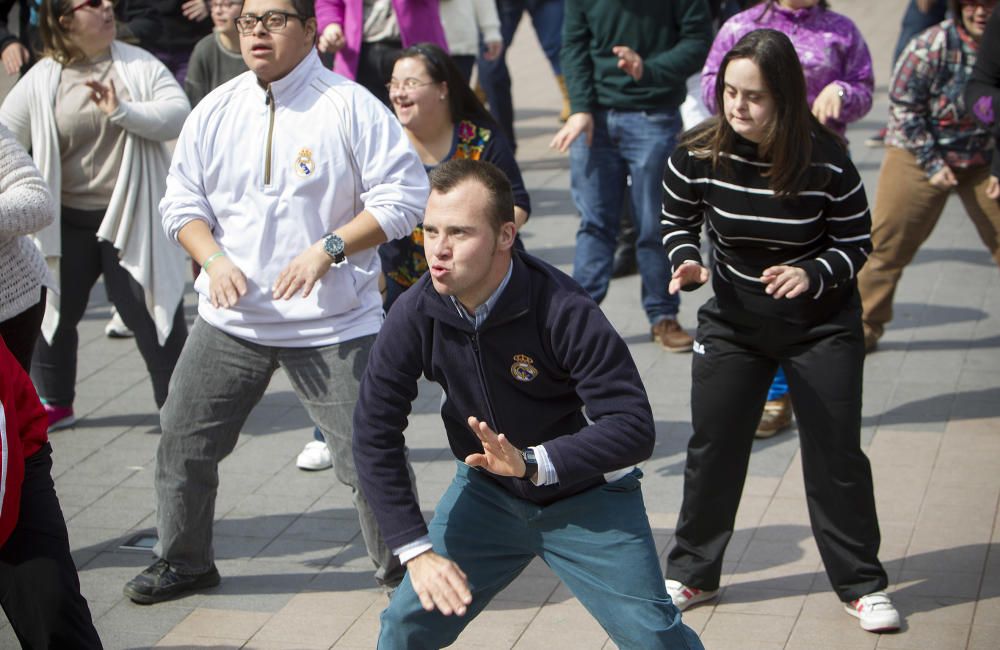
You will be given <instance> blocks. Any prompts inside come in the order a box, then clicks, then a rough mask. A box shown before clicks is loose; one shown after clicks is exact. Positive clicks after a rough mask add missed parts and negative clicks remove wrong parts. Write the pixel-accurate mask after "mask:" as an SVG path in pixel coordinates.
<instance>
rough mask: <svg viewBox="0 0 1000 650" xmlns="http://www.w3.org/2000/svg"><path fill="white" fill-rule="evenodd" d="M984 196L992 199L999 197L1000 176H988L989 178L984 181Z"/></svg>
mask: <svg viewBox="0 0 1000 650" xmlns="http://www.w3.org/2000/svg"><path fill="white" fill-rule="evenodd" d="M986 196H988V197H990V198H991V199H993V200H994V201H996V200H997V199H1000V178H997V177H996V176H990V180H988V181H986Z"/></svg>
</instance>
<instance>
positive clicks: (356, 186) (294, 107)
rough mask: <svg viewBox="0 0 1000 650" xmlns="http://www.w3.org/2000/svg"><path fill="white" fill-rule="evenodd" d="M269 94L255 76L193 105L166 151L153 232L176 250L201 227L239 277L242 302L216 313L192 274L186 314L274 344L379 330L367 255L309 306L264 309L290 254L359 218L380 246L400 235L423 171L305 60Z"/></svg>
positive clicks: (361, 104) (358, 100)
mask: <svg viewBox="0 0 1000 650" xmlns="http://www.w3.org/2000/svg"><path fill="white" fill-rule="evenodd" d="M270 90H271V95H272V97H273V99H272V100H268V97H267V93H266V91H265V90H264V89H263V88H261V86H260V85H259V84H258V82H257V77H256V76H255V75H254V73H253V72H246V73H244V74H242V75H240V76H239V77H236V78H235V79H233V80H232V81H229V82H227V83H225V84H223V85H222V86H220V87H219V88H217V89H216V90H214V91H212V92H211V93H209V94H208V95H207V96H206V97H205V98H204V99H203V100H201V101H200V102H199V103H198V105H197V106H196V107H195V109H194V111H193V112H192V113H191V117H190V118H189V119H188V121H187V122H186V123H185V124H184V129H183V131H182V132H181V136H180V138H179V139H178V141H177V147H176V148H175V150H174V159H173V162H172V164H171V166H170V175H169V177H168V179H167V193H166V196H165V197H164V199H163V201H162V202H161V203H160V211H161V213H162V216H163V227H164V229H165V231H166V232H167V234H168V235H169V236H170V237H171V238H172V239H175V240H176V239H177V233H178V232H179V231H180V230H181V228H183V227H184V225H185V224H187V223H189V222H190V221H192V220H193V219H201V220H203V221H205V222H206V223H207V224H208V225H209V227H210V228H211V229H212V234H213V235H214V237H215V239H216V241H217V242H218V244H219V246H220V247H221V248H222V250H223V251H224V252H225V253H226V255H227V256H228V257H229V259H230V260H231V261H232V262H233V263H234V264H236V266H237V267H239V268H240V269H241V270H242V271H243V273H244V274H245V275H246V277H247V293H246V295H244V296H242V297H241V298H240V299H239V302H237V303H236V305H235V306H234V307H232V308H230V309H223V308H215V307H213V306H212V303H211V300H210V299H209V297H208V288H209V279H208V274H207V273H201V274H199V276H198V279H197V280H196V281H195V285H194V288H195V290H196V291H197V292H198V293H199V294H200V300H199V304H198V314H199V315H200V316H201V318H202V319H203V320H205V321H206V322H207V323H208V324H210V325H212V326H214V327H217V328H218V329H220V330H222V331H224V332H226V333H228V334H231V335H233V336H236V337H239V338H242V339H246V340H250V341H254V342H256V343H261V344H264V345H271V346H277V347H316V346H321V345H332V344H335V343H340V342H342V341H347V340H350V339H353V338H357V337H359V336H365V335H368V334H374V333H376V332H377V331H378V330H379V328H380V327H381V324H382V300H381V296H380V294H379V291H378V276H379V273H380V265H379V261H378V255H377V254H376V251H375V249H374V248H369V249H367V250H364V251H361V252H359V253H357V254H354V255H351V256H350V257H349V258H348V259H347V262H346V263H343V264H340V265H338V266H335V267H333V268H331V269H330V270H329V271H328V272H327V273H326V274H325V275H324V276H323V277H322V279H321V280H320V281H319V283H317V286H316V288H315V289H314V290H313V292H312V293H311V294H310V295H309V297H308V298H302V297H301V295H300V294H297V295H296V296H295V297H293V298H292V299H291V300H287V301H286V300H274V299H272V297H271V287H273V286H274V282H275V281H276V280H277V278H278V274H279V273H280V272H281V271H282V270H283V269H284V268H285V267H286V266H287V265H288V264H289V263H290V262H291V261H292V260H293V259H294V258H295V257H296V256H297V255H299V254H300V253H302V252H303V251H304V250H306V249H307V248H308V247H309V246H311V245H312V244H313V243H315V242H316V241H318V240H319V239H320V238H321V237H323V235H324V234H326V233H328V232H330V231H332V230H334V229H336V228H339V227H340V226H343V225H344V224H346V223H347V222H348V221H350V220H351V219H353V218H354V217H355V216H356V215H357V214H358V213H360V212H361V211H362V210H367V211H368V212H370V213H371V214H372V215H374V217H375V219H376V220H377V221H378V223H379V225H380V226H381V228H382V230H383V231H384V232H385V234H386V235H387V236H388V237H389V239H397V238H400V237H405V236H408V235H409V234H410V233H411V232H412V230H413V228H414V227H415V226H416V224H417V223H418V222H419V221H420V220H421V219H422V218H423V209H424V205H425V203H426V201H427V195H428V183H427V174H426V172H425V171H424V168H423V165H422V164H421V163H420V159H419V158H418V157H417V154H416V152H414V150H413V148H412V146H411V145H410V142H409V140H408V139H407V137H406V135H405V134H404V133H403V129H402V127H401V126H400V125H399V122H398V121H397V120H396V118H395V116H393V114H392V113H390V112H389V111H388V110H387V109H386V108H385V106H383V105H382V103H381V102H379V101H378V100H377V99H375V97H374V96H373V95H372V94H371V93H369V92H368V91H367V90H365V89H364V88H363V87H361V86H359V85H357V84H355V83H354V82H352V81H349V80H347V79H345V78H344V77H342V76H340V75H338V74H336V73H334V72H332V71H330V70H327V69H326V68H324V67H323V65H322V63H321V62H320V60H319V57H318V56H317V55H316V53H315V51H313V52H310V54H309V55H307V56H306V58H305V59H304V60H303V61H302V62H301V63H299V65H298V66H296V67H295V69H294V70H292V71H291V72H290V73H289V74H288V75H287V76H285V77H284V78H282V79H280V80H278V81H275V82H274V83H272V84H271V85H270ZM269 132H270V137H269ZM268 174H270V177H268Z"/></svg>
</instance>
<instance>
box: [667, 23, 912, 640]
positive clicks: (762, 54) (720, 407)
mask: <svg viewBox="0 0 1000 650" xmlns="http://www.w3.org/2000/svg"><path fill="white" fill-rule="evenodd" d="M715 92H716V98H717V100H718V105H719V106H720V108H721V109H722V110H721V111H720V113H721V115H720V117H717V118H714V119H713V120H711V121H708V122H706V123H704V124H703V125H701V126H699V127H697V128H696V129H694V130H693V131H691V132H689V133H687V134H685V135H684V136H683V137H682V140H681V144H680V145H679V146H678V148H677V150H676V151H675V152H674V154H673V155H672V156H671V157H670V159H669V160H668V162H667V165H666V170H665V172H664V179H663V186H664V195H663V217H662V224H663V243H664V247H665V248H666V249H667V254H668V255H669V256H670V260H671V264H672V265H673V269H674V273H673V278H672V280H671V282H670V291H671V292H676V291H678V290H681V289H683V290H692V289H696V288H698V287H699V286H701V285H702V284H704V283H705V282H707V281H708V278H709V275H710V273H709V270H708V269H707V268H705V267H704V266H702V260H701V255H700V250H699V235H700V233H701V229H702V225H703V223H704V222H705V221H706V220H707V221H708V231H709V236H710V238H711V240H712V244H713V246H714V248H715V251H716V256H715V257H716V260H715V264H714V268H713V271H714V282H713V288H714V290H715V297H714V298H712V299H710V300H709V301H708V302H707V303H706V304H705V305H704V306H703V307H702V308H701V310H700V311H699V314H698V334H697V337H696V342H695V345H694V351H695V355H694V359H693V361H692V380H693V381H692V389H691V410H692V424H693V427H694V435H693V437H692V438H691V441H690V443H689V445H688V454H687V466H686V469H685V474H684V503H683V505H682V507H681V512H680V517H679V520H678V523H677V531H676V546H675V547H674V548H673V549H672V550H671V552H670V555H669V558H668V561H667V570H666V575H667V577H668V580H667V589H668V591H669V592H670V595H671V597H672V598H673V599H674V603H675V604H676V605H677V606H678V607H680V608H681V609H683V608H684V607H685V606H688V605H692V604H694V603H697V602H700V601H704V600H709V599H711V598H713V597H715V596H716V595H717V593H718V589H719V580H720V577H721V571H722V559H723V554H724V552H725V548H726V545H727V543H728V541H729V539H730V537H731V535H732V532H733V525H734V521H735V518H736V510H737V507H738V505H739V501H740V495H741V492H742V489H743V482H744V480H745V478H746V472H747V464H748V462H749V458H750V449H751V444H752V442H753V437H754V429H755V428H756V425H757V422H758V419H759V418H760V412H761V408H762V407H763V405H764V401H765V398H766V396H767V390H768V386H769V384H770V382H771V378H772V377H773V376H774V372H775V369H776V368H777V367H778V366H779V365H780V366H781V367H782V368H784V370H785V372H786V374H787V376H788V382H789V385H790V388H791V394H792V400H793V407H794V409H795V413H796V416H797V417H798V420H799V433H800V440H801V450H802V451H801V454H802V466H803V473H804V476H805V485H806V495H807V502H808V507H809V516H810V519H811V522H812V526H813V531H814V534H815V536H816V543H817V545H818V546H819V549H820V555H821V556H822V558H823V562H824V565H825V567H826V571H827V575H828V576H829V578H830V582H831V584H832V585H833V587H834V590H835V591H836V592H837V595H838V597H839V598H840V599H841V600H842V601H843V602H844V603H845V605H846V608H847V611H848V612H849V613H851V614H853V615H855V616H857V617H858V618H860V619H861V626H862V627H863V628H864V629H866V630H870V631H886V630H891V629H896V628H898V627H899V615H898V613H897V612H896V610H895V609H894V608H893V606H892V603H891V601H890V600H889V598H888V596H886V595H885V593H884V591H883V590H884V589H885V588H886V586H887V584H888V580H887V577H886V573H885V570H884V569H883V568H882V565H881V563H880V562H879V560H878V548H879V541H880V538H879V529H878V520H877V517H876V513H875V499H874V496H873V488H872V475H871V468H870V466H869V463H868V459H867V458H866V457H865V455H864V452H862V451H861V442H860V428H861V387H862V370H863V365H864V347H863V340H862V333H861V309H860V302H859V299H858V291H857V287H856V282H855V276H856V274H857V271H858V269H860V268H861V266H862V265H863V264H864V263H865V260H866V259H867V256H868V253H869V252H870V251H871V241H870V239H869V233H870V229H871V216H870V214H869V211H868V201H867V199H866V197H865V190H864V186H863V185H862V182H861V178H860V177H859V175H858V172H857V170H856V169H855V168H854V165H852V164H851V161H850V159H849V157H848V155H847V152H846V150H845V148H844V145H843V143H842V141H841V140H840V138H839V137H838V136H836V135H834V134H833V133H832V132H830V131H828V130H827V129H826V128H825V127H823V126H821V125H820V124H819V122H817V121H816V119H815V118H814V117H813V116H812V114H811V112H810V110H809V105H808V104H807V102H806V90H805V80H804V78H803V74H802V68H801V66H800V64H799V61H798V57H797V56H796V53H795V49H794V47H793V46H792V44H791V42H790V41H789V40H788V38H787V37H786V36H785V35H784V34H782V33H780V32H777V31H774V30H766V29H765V30H757V31H754V32H751V33H750V34H748V35H746V36H745V37H743V38H742V39H741V40H740V41H739V42H738V43H737V44H736V45H735V46H734V47H733V49H732V50H730V52H729V53H728V54H727V55H726V56H725V58H724V59H723V61H722V64H721V66H720V71H719V76H718V80H717V82H716V90H715Z"/></svg>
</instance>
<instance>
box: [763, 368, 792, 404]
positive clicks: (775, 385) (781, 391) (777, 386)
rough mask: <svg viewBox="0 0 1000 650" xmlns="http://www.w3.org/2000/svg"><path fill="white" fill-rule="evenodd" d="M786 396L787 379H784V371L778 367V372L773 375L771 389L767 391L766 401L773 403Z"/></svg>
mask: <svg viewBox="0 0 1000 650" xmlns="http://www.w3.org/2000/svg"><path fill="white" fill-rule="evenodd" d="M787 394H788V378H787V377H785V369H784V368H782V367H781V366H778V372H776V373H774V379H773V380H772V381H771V387H770V388H768V389H767V401H768V402H773V401H774V400H776V399H781V398H782V397H784V396H785V395H787Z"/></svg>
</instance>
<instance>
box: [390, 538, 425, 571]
mask: <svg viewBox="0 0 1000 650" xmlns="http://www.w3.org/2000/svg"><path fill="white" fill-rule="evenodd" d="M432 548H434V545H433V544H431V538H430V535H423V536H421V537H418V538H417V539H415V540H413V541H412V542H409V543H407V544H403V545H402V546H400V547H398V548H394V549H392V554H393V555H395V556H396V557H398V558H399V563H400V564H406V563H407V562H409V561H410V560H412V559H413V558H415V557H417V556H418V555H420V554H421V553H426V552H427V551H429V550H431V549H432Z"/></svg>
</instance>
